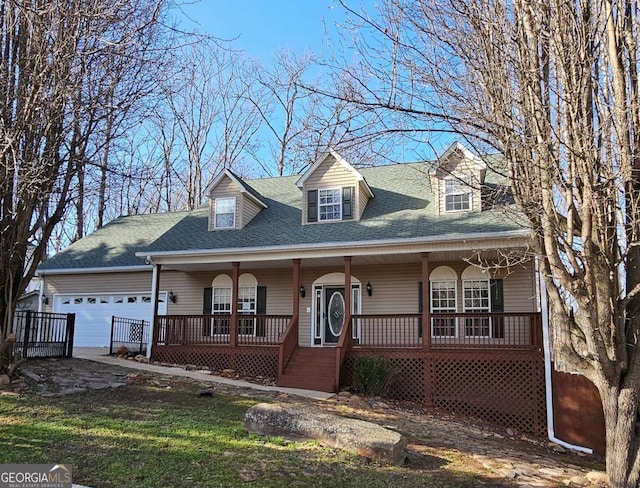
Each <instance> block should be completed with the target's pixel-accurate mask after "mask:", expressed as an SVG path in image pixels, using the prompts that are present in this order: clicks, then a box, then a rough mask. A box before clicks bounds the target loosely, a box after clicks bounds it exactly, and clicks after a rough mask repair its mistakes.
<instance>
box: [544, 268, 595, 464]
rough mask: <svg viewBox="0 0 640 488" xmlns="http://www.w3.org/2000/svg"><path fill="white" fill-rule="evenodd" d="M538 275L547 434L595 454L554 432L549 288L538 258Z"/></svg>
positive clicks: (555, 439)
mask: <svg viewBox="0 0 640 488" xmlns="http://www.w3.org/2000/svg"><path fill="white" fill-rule="evenodd" d="M536 274H537V276H538V290H540V312H541V314H542V342H543V344H544V381H545V384H546V388H545V393H546V399H547V434H548V437H549V440H550V441H551V442H553V443H555V444H558V445H560V446H562V447H565V448H567V449H571V450H572V451H578V452H584V453H586V454H593V449H590V448H588V447H582V446H576V445H575V444H569V443H568V442H565V441H563V440H561V439H558V438H557V437H556V435H555V432H554V424H553V387H552V383H551V341H550V339H549V304H548V302H547V287H546V285H545V283H544V280H543V279H542V277H541V276H540V267H539V266H538V259H537V258H536Z"/></svg>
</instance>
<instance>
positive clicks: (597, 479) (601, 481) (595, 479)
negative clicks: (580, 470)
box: [585, 471, 609, 486]
mask: <svg viewBox="0 0 640 488" xmlns="http://www.w3.org/2000/svg"><path fill="white" fill-rule="evenodd" d="M585 478H587V479H588V480H589V481H590V482H591V483H593V484H594V485H603V486H606V485H607V484H608V483H609V478H608V477H607V473H605V472H604V471H589V472H588V473H587V474H586V475H585Z"/></svg>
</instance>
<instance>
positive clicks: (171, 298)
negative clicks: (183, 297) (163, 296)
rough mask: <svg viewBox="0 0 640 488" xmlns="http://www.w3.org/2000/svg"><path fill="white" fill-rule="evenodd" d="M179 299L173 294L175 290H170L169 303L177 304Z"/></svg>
mask: <svg viewBox="0 0 640 488" xmlns="http://www.w3.org/2000/svg"><path fill="white" fill-rule="evenodd" d="M177 299H178V297H177V296H176V294H175V293H173V290H169V301H170V302H171V303H176V300H177Z"/></svg>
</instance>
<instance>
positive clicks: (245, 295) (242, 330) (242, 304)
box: [238, 286, 256, 335]
mask: <svg viewBox="0 0 640 488" xmlns="http://www.w3.org/2000/svg"><path fill="white" fill-rule="evenodd" d="M238 313H239V314H241V315H255V313H256V287H255V286H240V287H238ZM238 333H239V334H243V335H254V334H255V320H254V319H253V318H250V319H240V323H239V326H238Z"/></svg>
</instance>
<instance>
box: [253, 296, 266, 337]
mask: <svg viewBox="0 0 640 488" xmlns="http://www.w3.org/2000/svg"><path fill="white" fill-rule="evenodd" d="M266 313H267V287H266V286H259V287H258V288H257V289H256V314H257V315H266ZM266 333H267V330H266V324H265V318H264V317H258V318H256V335H257V336H258V337H264V336H265V335H266Z"/></svg>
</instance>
